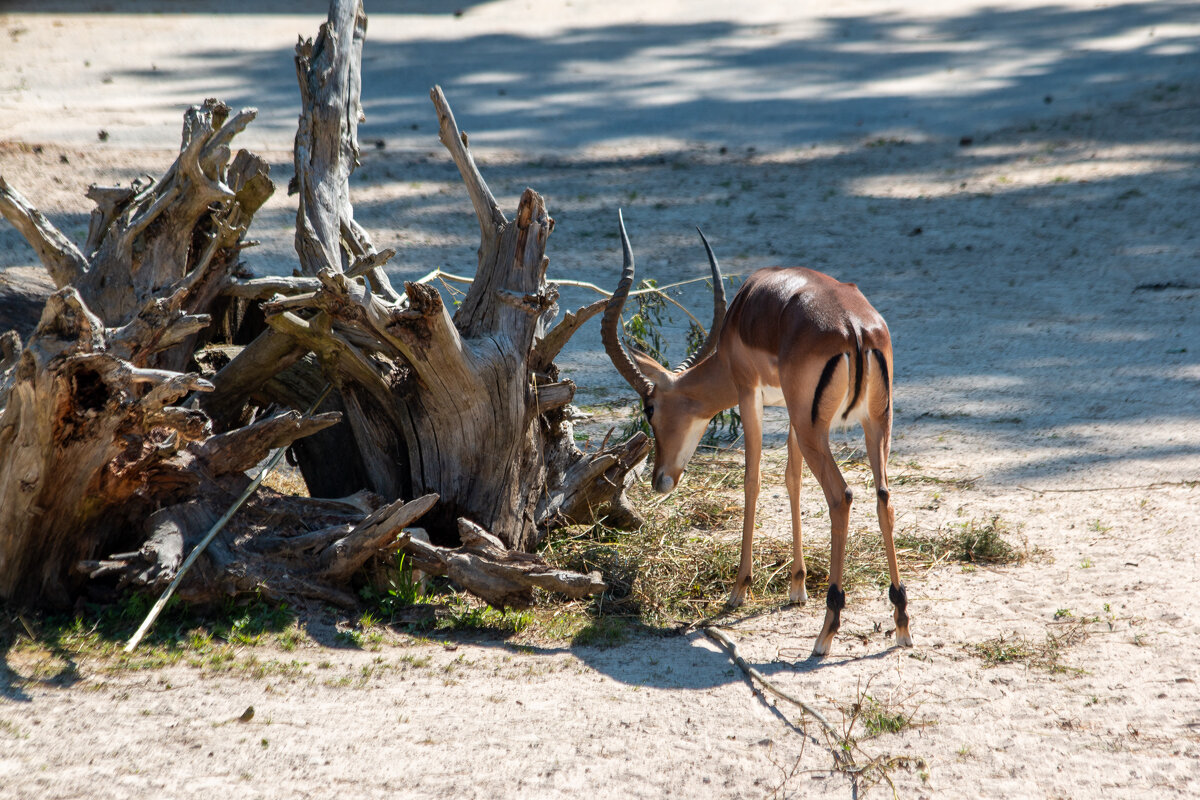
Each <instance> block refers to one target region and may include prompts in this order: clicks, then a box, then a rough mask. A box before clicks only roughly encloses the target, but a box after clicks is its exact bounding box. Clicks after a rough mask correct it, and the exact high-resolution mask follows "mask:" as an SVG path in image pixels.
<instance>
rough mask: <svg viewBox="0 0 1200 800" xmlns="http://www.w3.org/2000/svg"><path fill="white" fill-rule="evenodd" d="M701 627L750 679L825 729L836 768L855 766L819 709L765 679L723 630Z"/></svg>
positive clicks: (847, 749)
mask: <svg viewBox="0 0 1200 800" xmlns="http://www.w3.org/2000/svg"><path fill="white" fill-rule="evenodd" d="M702 627H703V630H704V633H705V635H707V636H708V638H710V639H712V640H713V641H715V642H716V643H717V644H719V645H721V646H722V647H724V648H725V650H726V651H728V652H729V655H730V656H731V657H732V658H733V662H734V663H735V664H737V665H738V667H740V668H741V670H742V672H744V673H746V676H747V677H749V678H750V679H751V680H752V681H758V682H759V683H760V684H761V685H762V687H763V688H764V689H766V690H767V691H768V692H770V693H771V694H773V695H775V696H776V697H779V698H781V699H783V700H786V701H788V702H789V703H792V704H793V705H796V706H798V707H799V708H800V710H801V711H803V712H804V713H805V714H808V715H809V716H810V717H812V718H813V719H815V720H816V721H817V722H818V723H819V724H820V726H821V727H822V728H824V729H825V733H826V734H827V735H828V736H830V737H832V738H833V741H834V742H835V743H836V744H834V745H830V746H829V752H830V753H832V754H833V760H834V762H835V763H836V764H837V765H838V769H841V770H846V769H850V768H853V767H854V766H855V764H854V756H853V755H851V753H850V748H849V747H848V745H847V741H846V739H845V738H844V737H843V736H842V735H841V734H840V733H838V732H837V729H836V728H834V727H833V726H832V725H830V724H829V720H827V719H825V715H824V714H822V713H821V712H820V711H817V709H815V708H813V707H812V706H811V705H809V704H808V703H806V702H804V701H803V700H801V699H799V698H797V697H793V696H792V695H790V694H788V693H787V692H785V691H783V690H782V689H780V688H779V687H778V686H776V685H775V684H773V683H771V682H770V681H769V680H767V678H766V676H765V675H763V674H762V673H761V672H759V671H758V670H757V669H755V668H754V667H752V666H750V663H749V662H748V661H746V659H744V658H743V657H742V654H741V653H739V652H738V649H737V645H735V644H734V643H733V640H732V639H730V638H729V637H728V636H726V635H725V632H724V631H723V630H721V629H720V628H717V627H714V626H712V625H704V626H702Z"/></svg>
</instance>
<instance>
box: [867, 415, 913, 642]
mask: <svg viewBox="0 0 1200 800" xmlns="http://www.w3.org/2000/svg"><path fill="white" fill-rule="evenodd" d="M889 411H890V409H889ZM888 417H889V418H885V419H869V420H863V433H864V434H866V440H867V458H868V459H870V461H871V474H872V475H874V477H875V509H876V511H877V512H878V514H879V532H880V533H882V534H883V549H884V552H885V553H886V555H887V562H888V576H889V578H890V579H891V584H890V585H889V586H888V599H889V600H891V601H892V606H893V617H894V618H895V620H896V644H897V645H898V646H900V647H912V646H913V640H912V634H911V633H909V630H908V593H907V592H906V591H905V589H904V584H903V583H901V582H900V566H899V564H897V562H896V542H895V540H894V538H893V537H892V529H893V528H894V527H895V525H896V512H895V510H894V509H893V508H892V498H891V493H890V492H889V491H888V479H887V460H888V452H889V451H890V450H891V427H892V425H891V419H890V414H889V415H888Z"/></svg>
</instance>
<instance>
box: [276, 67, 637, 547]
mask: <svg viewBox="0 0 1200 800" xmlns="http://www.w3.org/2000/svg"><path fill="white" fill-rule="evenodd" d="M301 49H302V50H303V49H304V48H303V47H302V48H301ZM431 95H432V99H433V103H434V107H435V110H436V112H437V115H438V120H439V130H440V133H439V136H440V139H441V141H442V143H443V144H444V145H445V146H446V148H447V150H448V151H449V152H450V155H451V157H452V158H453V160H454V163H455V164H456V165H457V167H458V169H459V173H460V175H461V176H462V179H463V181H464V183H465V185H466V188H467V193H468V196H469V197H470V199H471V203H472V205H473V206H474V209H475V214H476V217H477V219H478V221H479V227H480V247H479V262H478V265H477V268H476V275H475V280H474V282H473V283H472V284H471V288H470V289H469V291H468V292H467V295H466V297H465V299H464V300H463V302H462V305H461V306H460V308H459V309H458V311H457V313H456V314H454V315H453V316H451V314H450V312H449V310H448V309H447V308H446V306H445V304H444V303H443V301H442V298H441V296H440V295H439V294H438V292H437V291H436V290H435V289H434V288H432V287H431V286H428V285H423V284H417V283H408V284H406V285H405V287H404V297H403V298H401V299H399V300H398V301H391V300H389V299H388V298H387V297H386V296H384V295H381V294H380V293H378V292H376V291H373V287H372V286H371V285H370V283H369V282H368V283H365V284H364V283H363V282H360V281H356V280H354V279H353V277H352V275H351V273H348V272H341V271H339V270H338V269H337V264H339V263H347V262H349V259H350V257H351V255H352V253H351V252H350V251H348V250H347V249H346V248H347V245H346V244H345V242H343V243H342V251H341V256H342V257H341V258H340V259H338V260H334V259H332V258H330V257H328V255H327V254H328V253H329V250H330V248H328V247H323V246H319V244H317V243H312V244H308V245H305V246H303V247H299V248H298V250H299V251H300V252H301V253H302V254H303V253H305V252H307V253H313V254H326V255H325V256H323V260H324V262H325V266H322V267H321V268H320V269H318V270H317V273H316V274H317V279H318V280H319V281H320V283H321V288H320V289H319V290H318V291H316V292H314V293H311V294H305V295H301V296H297V297H293V298H288V299H286V300H278V301H274V302H269V303H267V304H266V307H265V308H266V311H267V314H268V316H267V323H268V324H269V325H270V326H271V327H272V329H274V330H275V331H276V332H278V333H281V334H285V335H287V336H289V337H291V338H292V339H293V340H295V341H296V342H298V343H299V344H300V345H302V347H303V348H304V349H306V350H309V351H311V352H312V353H313V354H314V355H315V356H316V358H317V361H318V363H319V364H320V365H321V368H322V370H323V371H324V373H325V374H326V375H327V376H328V378H329V379H330V380H331V381H333V382H334V384H335V385H337V386H338V387H339V388H340V390H341V395H342V399H343V402H344V404H345V413H346V418H347V421H348V422H349V426H350V429H351V430H352V431H353V435H354V440H355V442H356V443H357V452H358V454H359V456H360V458H361V464H362V467H363V469H364V471H365V474H366V475H367V478H368V487H369V488H370V489H371V490H372V491H376V492H378V493H380V494H382V495H384V496H388V497H391V496H413V495H418V494H424V493H428V492H435V493H437V494H438V495H439V496H440V497H441V502H440V503H439V504H438V506H437V507H436V508H434V509H433V510H432V511H431V512H430V514H429V515H427V517H426V519H425V520H424V522H423V525H424V526H425V527H426V528H428V529H429V530H430V531H431V533H433V534H434V537H435V539H437V540H439V541H442V542H454V541H456V540H457V534H458V533H459V531H460V526H459V524H458V520H459V519H460V518H463V517H465V518H467V519H469V520H473V521H475V522H477V523H479V524H481V525H483V526H484V527H485V528H487V529H488V530H490V531H491V532H492V533H494V534H495V535H497V536H498V537H499V538H500V539H501V540H502V541H503V542H504V543H505V544H506V545H507V546H508V547H511V548H514V549H517V550H525V551H529V550H532V549H534V548H535V547H536V546H537V544H538V543H539V541H540V537H541V535H542V534H544V533H545V532H546V531H547V530H549V529H551V528H553V527H555V526H559V525H566V524H571V523H574V522H590V521H592V520H595V519H601V518H603V519H607V521H608V522H609V523H610V524H613V525H617V526H621V527H630V526H636V525H637V524H639V523H640V520H639V519H638V518H637V516H636V514H634V513H633V511H632V509H631V508H630V507H629V505H628V503H627V501H626V500H625V497H624V487H625V482H626V479H627V477H628V475H629V473H630V470H631V469H632V468H633V467H634V466H636V464H638V463H639V462H640V461H641V460H642V459H643V458H644V457H645V455H646V452H647V450H648V449H649V441H648V440H647V438H646V437H645V436H643V435H636V436H634V437H633V438H632V439H630V440H629V441H628V442H624V443H622V444H619V445H616V446H614V447H611V448H608V449H606V450H605V451H603V452H600V453H591V454H585V453H582V452H580V451H579V450H578V449H577V448H576V447H575V444H574V436H573V429H572V425H571V422H570V420H569V418H568V416H567V413H566V410H565V409H566V406H567V404H568V403H569V402H570V401H571V399H572V397H573V395H574V390H575V386H574V384H573V383H571V382H570V381H564V380H561V379H560V376H559V374H558V368H557V367H556V366H555V364H554V357H555V356H556V355H557V354H558V352H559V351H560V350H561V348H562V345H563V344H565V343H566V341H567V340H568V339H569V337H570V334H572V333H574V331H575V330H577V329H578V327H579V325H580V324H582V322H583V321H584V320H586V319H587V318H588V317H589V316H592V315H594V314H596V313H597V312H598V311H599V310H600V309H601V308H602V307H603V305H602V304H598V303H597V304H593V305H592V306H588V307H587V308H584V309H580V310H579V311H578V312H577V313H575V314H569V315H567V317H566V318H565V319H564V320H563V321H562V322H560V323H558V325H557V326H553V325H552V324H551V323H552V322H553V320H554V318H555V316H556V315H557V311H558V308H557V303H556V300H557V297H558V292H557V290H556V289H555V287H554V286H553V284H551V283H548V282H547V281H546V267H547V265H548V263H549V260H548V259H547V258H546V255H545V250H546V241H547V238H548V237H549V235H550V233H551V231H552V230H553V228H554V221H553V220H552V219H551V218H550V215H549V214H548V213H547V211H546V206H545V203H544V202H543V200H542V198H541V196H540V195H539V194H538V193H537V192H535V191H533V190H532V189H527V190H526V191H525V192H524V194H523V195H522V197H521V199H520V202H519V204H518V206H517V209H516V212H515V214H514V216H513V219H511V220H510V219H508V218H507V217H506V216H505V215H504V214H503V213H502V212H501V211H500V208H499V206H498V205H497V203H496V201H495V198H494V197H493V196H492V193H491V191H490V190H489V189H488V187H487V184H486V183H485V182H484V179H483V177H482V175H481V174H480V173H479V170H478V169H477V168H476V166H475V162H474V159H473V158H472V156H471V152H470V149H469V148H468V146H467V137H466V136H465V135H464V134H462V133H461V132H460V131H459V129H458V126H457V124H456V123H455V120H454V116H453V114H452V113H451V110H450V107H449V105H448V104H447V102H446V99H445V97H444V96H443V94H442V92H441V90H440V89H439V88H435V89H434V90H433V91H432V93H431ZM327 152H334V150H333V149H332V148H327ZM337 152H340V153H348V152H352V150H351V149H347V148H343V149H342V150H339V151H337ZM303 166H304V165H302V164H301V163H300V162H298V163H297V168H298V170H302V168H303ZM325 174H326V175H327V176H340V175H341V172H340V171H339V170H336V169H326V171H325ZM332 179H333V178H330V180H332ZM338 180H340V178H338ZM298 183H299V184H300V185H301V186H309V187H316V186H319V185H320V184H321V178H320V177H319V176H318V175H315V174H307V173H306V174H304V175H303V176H302V177H301V178H300V179H299V180H298ZM301 206H302V216H304V217H305V218H306V219H310V218H311V217H312V216H313V215H314V214H315V211H313V210H309V211H308V212H307V213H303V212H304V209H305V206H306V201H305V199H304V197H302V198H301ZM325 207H326V208H330V209H336V210H337V213H342V214H344V213H346V211H345V210H346V209H347V207H348V203H343V202H339V203H335V204H327V205H326V206H325ZM343 219H344V218H343ZM348 229H350V228H349V226H347V225H345V224H344V223H343V224H341V225H332V224H327V225H323V226H320V225H315V224H313V225H310V226H309V227H308V229H307V230H308V231H309V232H311V233H312V235H314V236H315V235H319V234H318V233H317V232H318V231H320V230H325V231H334V230H341V231H345V230H348ZM299 235H300V233H299V232H298V236H299ZM355 271H357V272H361V271H362V268H361V267H360V268H358V269H357V270H355ZM302 312H303V313H302Z"/></svg>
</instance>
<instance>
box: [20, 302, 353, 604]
mask: <svg viewBox="0 0 1200 800" xmlns="http://www.w3.org/2000/svg"><path fill="white" fill-rule="evenodd" d="M135 322H136V321H135ZM194 322H195V319H194V317H191V316H188V315H178V316H175V317H174V318H173V319H172V320H170V321H168V322H167V323H166V326H165V327H164V328H162V329H159V330H157V331H155V337H156V340H157V341H158V342H161V343H164V344H167V345H169V344H171V343H173V342H175V341H177V340H178V338H179V334H178V330H179V329H182V330H183V331H191V330H193V329H194V324H193V323H194ZM139 330H143V329H142V328H141V327H139V326H137V325H136V324H135V323H133V322H131V323H130V325H127V326H124V327H122V328H117V329H105V327H104V325H103V323H102V321H101V320H100V319H99V318H98V317H97V316H96V315H94V314H92V313H91V312H90V311H89V310H88V308H87V306H86V305H85V304H84V302H83V299H82V298H81V297H80V294H79V292H78V291H77V290H76V289H75V288H74V287H67V288H65V289H60V290H59V291H57V292H56V293H55V294H53V295H52V296H51V297H50V300H49V301H48V302H47V303H46V307H45V309H44V311H43V313H42V319H41V322H40V323H39V325H38V328H37V329H36V330H35V331H34V333H33V335H32V336H30V339H29V341H28V342H27V343H25V345H24V346H23V347H22V348H21V349H20V351H19V354H18V355H17V356H16V358H15V359H11V360H10V359H6V361H10V363H9V366H8V368H7V369H6V370H5V371H4V372H3V374H2V375H0V599H3V600H12V601H18V602H22V603H28V604H31V605H32V604H50V605H63V604H66V603H67V602H69V600H70V599H71V598H72V597H73V596H74V594H75V593H76V591H77V590H78V588H79V580H78V579H77V577H75V576H73V575H72V573H71V567H72V565H74V564H75V563H76V562H78V561H81V560H87V559H94V558H96V557H97V556H98V555H99V554H101V553H107V552H112V551H113V550H128V549H130V546H131V545H132V546H134V547H136V546H139V545H140V544H141V536H140V532H141V530H142V525H143V521H144V520H145V519H146V518H147V517H148V516H149V515H150V514H152V513H153V512H154V511H156V510H157V509H159V508H162V507H165V506H171V505H174V504H177V503H181V502H185V501H187V500H189V499H192V498H197V497H204V496H206V495H208V494H212V493H214V492H215V493H216V495H217V496H223V495H224V494H225V493H226V492H225V490H224V489H221V486H222V483H223V482H228V481H229V480H233V481H237V480H245V476H244V470H246V469H248V468H249V467H251V466H253V464H254V463H256V462H257V461H258V460H259V459H261V458H262V457H263V456H264V455H266V453H267V452H269V451H270V449H271V448H273V447H281V446H286V445H287V444H289V443H290V442H292V441H293V440H295V439H297V438H299V437H302V436H304V435H306V434H307V433H310V432H312V431H314V430H318V429H320V428H322V427H325V426H327V425H331V424H333V422H335V421H336V418H330V417H314V418H310V419H303V420H302V419H300V417H299V414H296V413H295V412H288V413H287V414H284V415H278V416H275V417H272V418H268V419H266V420H262V421H260V422H257V423H255V424H253V425H250V426H248V427H244V428H240V429H238V430H236V431H233V432H230V433H228V434H224V435H222V436H217V437H213V436H211V435H210V434H211V429H210V427H209V424H208V419H207V418H206V417H205V416H204V414H203V413H202V412H200V411H197V410H195V409H191V408H186V407H182V406H178V405H175V403H176V402H177V401H178V400H179V399H180V398H182V397H183V396H185V395H186V394H188V393H189V392H192V391H205V390H208V389H210V388H211V384H209V383H208V382H207V381H205V380H203V379H202V378H200V376H199V375H196V374H194V373H188V374H182V373H178V372H173V371H171V370H164V369H157V368H149V367H139V366H136V365H135V361H133V360H131V359H130V358H128V357H123V354H127V353H129V352H133V353H137V354H139V355H140V356H143V357H148V356H152V355H153V353H154V344H153V343H152V342H147V341H144V340H135V339H133V338H131V336H132V334H131V331H133V332H137V331H139ZM144 335H145V334H144Z"/></svg>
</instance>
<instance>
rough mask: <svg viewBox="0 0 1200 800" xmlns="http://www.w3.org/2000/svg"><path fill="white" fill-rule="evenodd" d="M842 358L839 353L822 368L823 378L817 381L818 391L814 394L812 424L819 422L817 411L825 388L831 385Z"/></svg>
mask: <svg viewBox="0 0 1200 800" xmlns="http://www.w3.org/2000/svg"><path fill="white" fill-rule="evenodd" d="M841 360H842V355H841V353H839V354H838V355H836V356H834V357H833V358H831V359H829V360H828V361H826V362H825V369H823V370H821V379H820V380H819V381H817V391H816V392H815V393H814V394H813V404H812V424H813V425H816V424H817V412H818V411H819V410H820V409H821V395H822V394H824V393H825V388H826V387H827V386H829V382H830V381H831V380H833V373H834V370H836V369H837V366H838V362H839V361H841Z"/></svg>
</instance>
